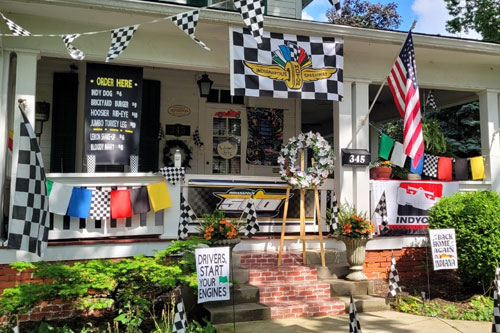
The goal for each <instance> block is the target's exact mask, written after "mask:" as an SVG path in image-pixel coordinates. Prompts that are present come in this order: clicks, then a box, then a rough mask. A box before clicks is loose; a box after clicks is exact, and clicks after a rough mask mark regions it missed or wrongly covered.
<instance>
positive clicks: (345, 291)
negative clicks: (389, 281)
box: [322, 279, 375, 296]
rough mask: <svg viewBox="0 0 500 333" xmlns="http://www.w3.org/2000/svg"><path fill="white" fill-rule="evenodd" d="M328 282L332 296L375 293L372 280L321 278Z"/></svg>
mask: <svg viewBox="0 0 500 333" xmlns="http://www.w3.org/2000/svg"><path fill="white" fill-rule="evenodd" d="M322 282H327V283H329V284H330V289H331V292H332V293H331V295H332V296H351V295H353V296H358V295H373V294H374V293H375V284H374V282H373V281H370V280H365V281H348V280H342V279H331V280H322Z"/></svg>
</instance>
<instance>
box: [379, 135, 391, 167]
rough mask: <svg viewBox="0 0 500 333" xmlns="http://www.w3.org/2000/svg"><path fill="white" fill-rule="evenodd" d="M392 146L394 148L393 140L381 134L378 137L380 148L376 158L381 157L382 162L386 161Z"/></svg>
mask: <svg viewBox="0 0 500 333" xmlns="http://www.w3.org/2000/svg"><path fill="white" fill-rule="evenodd" d="M392 146H394V139H392V138H391V137H390V136H388V135H385V134H384V133H382V135H381V136H380V148H379V153H378V156H380V157H382V158H383V159H384V160H388V159H389V154H390V153H391V150H392Z"/></svg>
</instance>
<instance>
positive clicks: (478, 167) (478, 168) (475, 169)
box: [470, 156, 485, 180]
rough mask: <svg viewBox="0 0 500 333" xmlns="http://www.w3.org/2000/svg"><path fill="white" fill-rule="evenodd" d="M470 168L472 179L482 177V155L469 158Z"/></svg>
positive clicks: (483, 176)
mask: <svg viewBox="0 0 500 333" xmlns="http://www.w3.org/2000/svg"><path fill="white" fill-rule="evenodd" d="M470 168H471V170H472V180H478V179H484V178H485V175H484V160H483V157H482V156H476V157H471V158H470Z"/></svg>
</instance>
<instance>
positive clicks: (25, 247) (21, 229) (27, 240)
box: [7, 107, 49, 257]
mask: <svg viewBox="0 0 500 333" xmlns="http://www.w3.org/2000/svg"><path fill="white" fill-rule="evenodd" d="M19 109H20V112H21V115H22V120H21V123H20V126H19V153H18V159H17V174H16V182H15V185H14V186H15V193H14V200H13V204H12V218H11V220H10V224H9V236H8V238H9V239H8V242H7V247H8V248H9V249H16V250H22V251H28V252H31V253H35V254H37V255H38V256H40V257H43V256H44V253H45V250H46V248H47V241H48V238H49V197H48V192H47V185H46V182H45V181H46V179H45V170H44V167H43V160H42V153H41V152H40V147H39V146H38V141H37V139H36V136H35V133H34V131H33V128H32V127H31V124H30V122H29V120H28V118H27V117H26V115H25V114H24V112H23V110H21V107H19Z"/></svg>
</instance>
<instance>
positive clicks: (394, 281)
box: [389, 252, 401, 297]
mask: <svg viewBox="0 0 500 333" xmlns="http://www.w3.org/2000/svg"><path fill="white" fill-rule="evenodd" d="M398 282H399V274H398V270H397V268H396V258H394V252H393V253H392V259H391V270H390V272H389V295H390V296H391V297H396V295H397V294H398V293H400V292H401V287H400V286H399V284H398Z"/></svg>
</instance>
